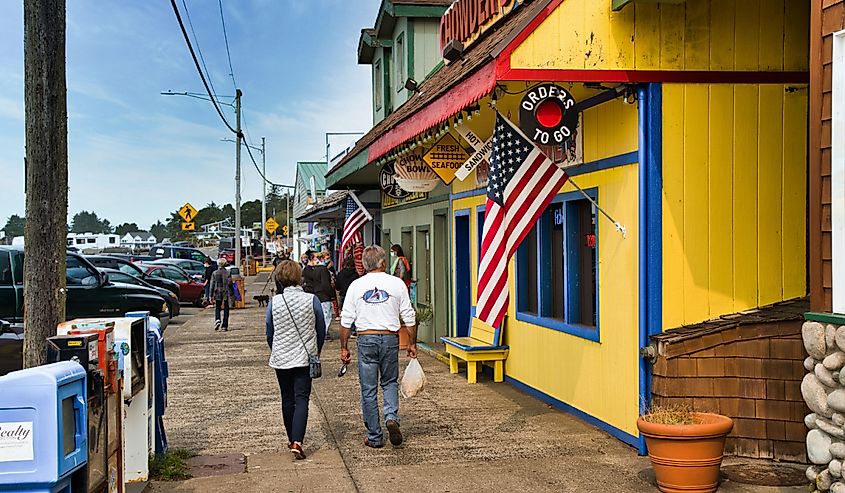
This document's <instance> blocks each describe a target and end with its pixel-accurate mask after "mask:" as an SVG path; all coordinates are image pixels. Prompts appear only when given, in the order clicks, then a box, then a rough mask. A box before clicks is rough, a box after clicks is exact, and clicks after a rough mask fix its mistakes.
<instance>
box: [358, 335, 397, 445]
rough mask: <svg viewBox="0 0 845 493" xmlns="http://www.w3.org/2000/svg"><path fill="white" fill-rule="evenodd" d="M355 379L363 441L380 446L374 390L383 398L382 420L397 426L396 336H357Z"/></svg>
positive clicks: (380, 439) (379, 423)
mask: <svg viewBox="0 0 845 493" xmlns="http://www.w3.org/2000/svg"><path fill="white" fill-rule="evenodd" d="M358 378H359V379H360V382H361V412H362V413H363V414H364V425H365V426H366V427H367V439H368V440H369V441H370V444H372V445H375V446H378V445H381V444H383V443H384V434H382V431H381V419H380V418H379V410H378V387H379V383H381V389H382V394H383V398H384V419H385V421H388V420H391V419H392V420H394V421H396V422H397V423H398V422H399V335H398V334H359V335H358Z"/></svg>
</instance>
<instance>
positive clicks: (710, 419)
mask: <svg viewBox="0 0 845 493" xmlns="http://www.w3.org/2000/svg"><path fill="white" fill-rule="evenodd" d="M694 414H695V415H696V417H697V418H698V420H699V421H701V423H700V424H694V425H664V424H657V423H650V422H648V421H645V420H643V418H642V417H640V418H639V419H638V420H637V428H638V429H639V430H640V433H641V434H642V435H643V436H644V437H645V443H646V446H648V456H649V458H651V466H652V468H654V475H655V476H656V477H657V486H658V488H660V491H663V492H665V493H691V492H701V493H705V492H713V491H716V489H717V488H718V487H719V468H720V467H721V466H722V456H723V455H724V451H725V437H726V436H727V435H728V433H730V432H731V430H732V429H733V426H734V422H733V420H732V419H731V418H728V417H727V416H722V415H720V414H711V413H694Z"/></svg>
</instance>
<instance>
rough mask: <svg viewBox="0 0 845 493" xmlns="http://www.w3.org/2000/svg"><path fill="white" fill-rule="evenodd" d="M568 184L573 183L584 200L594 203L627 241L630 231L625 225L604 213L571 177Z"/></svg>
mask: <svg viewBox="0 0 845 493" xmlns="http://www.w3.org/2000/svg"><path fill="white" fill-rule="evenodd" d="M567 182H569V183H571V184H572V186H573V187H575V188H576V189H577V190H578V191H579V192H581V195H583V196H584V198H586V199H587V200H589V201H590V203H592V204H593V205H594V206H595V208H596V209H598V211H599V212H601V213H602V214H603V215H604V217H606V218H607V219H608V220H609V221H610V222H612V223H613V225H614V226H616V230H617V231H619V232H620V233H622V239H625V238H626V237H627V235H628V230H627V229H626V228H625V226H623V225H622V224H621V223H620V222H619V221H617V220H616V219H613V218H612V217H610V214H608V213H607V212H605V211H604V209H602V208H601V207H599V205H598V204H597V203H596V201H595V200H593V198H592V197H590V196H589V195H587V192H585V191H584V190H582V189H581V187H579V186H578V184H577V183H575V182H574V181H572V177H569V179H568V180H567Z"/></svg>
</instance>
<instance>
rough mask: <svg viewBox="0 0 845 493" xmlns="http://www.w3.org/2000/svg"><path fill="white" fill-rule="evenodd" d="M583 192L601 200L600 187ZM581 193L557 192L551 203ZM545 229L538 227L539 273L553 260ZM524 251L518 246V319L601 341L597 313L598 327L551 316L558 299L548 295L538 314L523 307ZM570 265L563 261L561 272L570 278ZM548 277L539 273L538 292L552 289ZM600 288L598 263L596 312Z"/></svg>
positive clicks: (566, 297)
mask: <svg viewBox="0 0 845 493" xmlns="http://www.w3.org/2000/svg"><path fill="white" fill-rule="evenodd" d="M584 192H586V193H587V195H589V196H590V197H592V199H593V200H595V201H596V202H598V189H597V188H590V189H585V190H584ZM582 197H583V195H581V192H577V191H576V192H566V193H561V194H558V195H557V196H556V197H555V198H554V199H552V201H551V203H550V204H549V205H552V204H565V203H566V202H570V201H573V200H578V199H580V198H582ZM544 214H546V212H544ZM563 220H564V232H566V231H567V228H566V224H565V222H566V220H567V219H566V214H565V213H564V218H563ZM540 224H544V223H543V222H541V223H540ZM545 229H546V228H542V227H541V228H538V231H537V235H538V241H537V248H538V249H540V251H538V252H537V255H538V256H537V258H538V260H539V262H540V265H539V266H538V274H540V273H542V272H549V271H550V270H551V262H550V259H549V257H550V255H549V252H548V250H549V249H550V247H549V246H548V245H547V244H548V243H549V242H547V241H543V239H544V238H545V235H547V234H548V232H547V231H545ZM598 236H599V235H598V234H596V249H597V250H598V248H599V238H598ZM568 244H569V241H566V242H565V245H568ZM524 255H525V250H524V249H523V248H520V249H519V250H517V254H516V256H517V258H516V269H515V270H516V279H517V289H516V300H515V306H516V319H517V320H519V321H521V322H525V323H529V324H532V325H537V326H540V327H545V328H547V329H551V330H557V331H559V332H564V333H567V334H570V335H573V336H576V337H580V338H582V339H586V340H588V341H593V342H597V343H601V330H600V325H601V321H600V320H599V318H600V317H598V316H596V319H597V320H596V326H595V327H591V326H588V325H584V324H575V323H570V322H564V321H561V320H557V319H554V318H551V317H549V316H548V314H549V312H550V311H551V307H550V303H553V302H554V301H555V300H550V299H549V298H548V297H547V298H545V299H543V298H541V299H538V300H537V304H538V306H537V308H538V310H539V311H540V314H539V315H538V314H534V313H526V312H523V311H521V305H520V291H521V289H520V286H523V285H524V284H525V282H526V281H525V270H524V269H520V268H519V265H520V264H521V263H522V262H524V260H523V258H524V257H523V256H524ZM568 269H569V262H564V272H563V273H561V275H564V276H565V278H566V279H567V280H568V279H569V277H570V275H571V274H570V272H569V271H568ZM549 280H550V276H542V275H538V276H537V284H538V285H537V293H538V294H540V293H544V292H545V293H549V292H551V288H550V285H548V284H549ZM569 285H570V283H569V282H568V281H567V283H566V286H567V288H566V289H567V292H566V294H565V295H564V299H563V300H562V301H563V303H564V304H565V306H564V313H566V314H567V316H568V314H569V313H570V307H569V306H567V305H568V304H569V302H570V294H569V292H568V286H569ZM599 288H600V286H599V265H598V263H597V265H596V294H595V296H596V298H595V307H596V313H597V314H598V313H599V292H600V289H599Z"/></svg>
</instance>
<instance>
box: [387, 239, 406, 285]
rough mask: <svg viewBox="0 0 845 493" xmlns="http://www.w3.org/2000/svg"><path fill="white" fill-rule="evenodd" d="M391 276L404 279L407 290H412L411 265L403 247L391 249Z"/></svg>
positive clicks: (396, 246) (394, 246) (398, 246)
mask: <svg viewBox="0 0 845 493" xmlns="http://www.w3.org/2000/svg"><path fill="white" fill-rule="evenodd" d="M390 274H391V275H393V276H396V277H398V278H399V279H402V282H404V283H405V287H406V288H408V289H410V288H411V263H410V262H408V258H407V257H405V252H404V251H403V250H402V246H401V245H393V246H392V247H390Z"/></svg>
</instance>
